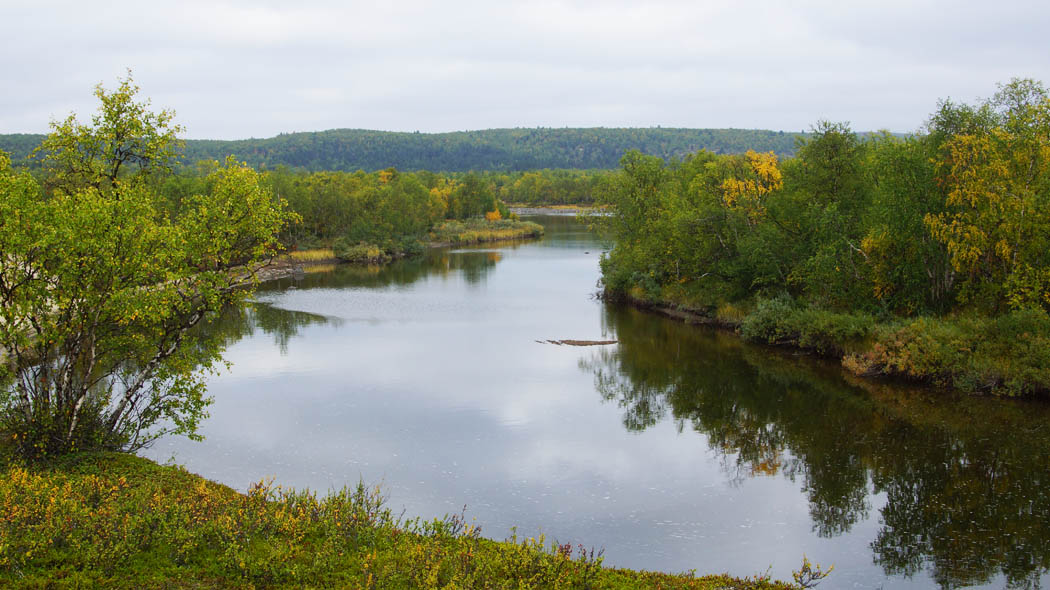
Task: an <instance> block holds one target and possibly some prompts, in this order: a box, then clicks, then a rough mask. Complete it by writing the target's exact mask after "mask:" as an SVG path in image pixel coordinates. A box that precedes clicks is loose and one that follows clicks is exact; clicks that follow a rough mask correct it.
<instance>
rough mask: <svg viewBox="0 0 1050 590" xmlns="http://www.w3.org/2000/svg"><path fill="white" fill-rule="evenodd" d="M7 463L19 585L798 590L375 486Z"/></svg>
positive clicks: (1, 558) (103, 457) (0, 517)
mask: <svg viewBox="0 0 1050 590" xmlns="http://www.w3.org/2000/svg"><path fill="white" fill-rule="evenodd" d="M4 471H5V473H4V476H3V477H2V478H0V585H2V586H4V587H6V588H44V587H47V588H94V587H99V588H101V587H105V588H202V587H208V588H245V587H256V588H262V587H265V588H304V587H348V588H438V587H448V588H452V587H457V588H511V587H514V588H522V587H527V588H556V589H560V588H565V589H568V588H596V589H597V588H609V589H614V588H615V589H621V588H622V589H633V588H654V587H661V588H682V589H686V588H690V589H707V588H711V589H713V588H731V589H741V590H743V589H788V588H797V586H794V585H791V584H786V583H782V582H774V581H770V580H767V579H765V578H763V577H759V578H757V579H738V578H731V577H728V576H724V575H721V576H719V575H716V576H694V575H692V574H679V575H672V574H663V573H654V572H641V571H632V570H624V569H611V568H604V567H602V565H601V562H602V559H601V552H600V551H599V550H594V549H591V548H584V547H580V546H577V547H573V546H572V545H571V544H565V545H561V546H558V545H549V544H547V543H546V542H545V540H544V539H542V538H540V539H517V538H511V539H508V540H507V541H503V542H497V541H491V540H488V539H485V538H482V537H481V531H480V528H479V527H477V526H476V525H474V524H473V523H470V522H467V519H465V518H464V517H463V516H462V515H459V516H455V515H454V516H448V517H445V518H443V519H437V520H433V521H423V520H420V519H407V520H406V519H403V518H401V517H397V516H395V515H394V514H393V513H392V512H391V510H390V509H389V508H387V507H385V506H384V505H383V498H382V495H381V492H380V490H377V489H369V488H366V487H365V486H364V485H362V484H359V485H358V486H357V487H356V488H355V489H343V490H341V491H338V492H334V493H332V494H330V495H328V496H326V497H323V498H322V497H318V496H317V495H316V494H314V493H311V492H308V491H303V492H296V491H292V490H284V489H282V488H281V487H280V486H278V485H274V484H273V483H272V482H260V483H258V484H255V485H253V486H252V487H251V489H250V490H249V491H248V493H246V494H241V493H238V492H236V491H235V490H233V489H231V488H228V487H226V486H223V485H219V484H216V483H214V482H211V481H208V480H206V479H204V478H202V477H200V476H197V475H194V474H192V473H189V472H188V471H186V470H185V469H182V468H180V467H175V466H162V465H158V464H156V463H153V462H151V461H149V460H147V459H143V458H140V457H135V456H132V455H123V454H114V453H102V454H82V455H77V456H73V457H69V458H66V459H64V460H62V461H60V462H58V463H56V464H54V465H51V466H47V467H33V468H25V467H19V466H13V465H11V466H6V467H4Z"/></svg>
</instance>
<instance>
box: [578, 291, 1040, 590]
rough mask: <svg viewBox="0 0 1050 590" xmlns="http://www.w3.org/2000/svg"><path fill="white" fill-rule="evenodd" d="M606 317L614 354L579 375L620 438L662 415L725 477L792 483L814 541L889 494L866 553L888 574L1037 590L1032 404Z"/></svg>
mask: <svg viewBox="0 0 1050 590" xmlns="http://www.w3.org/2000/svg"><path fill="white" fill-rule="evenodd" d="M604 321H605V322H606V325H607V327H608V330H609V332H610V333H611V334H614V335H615V337H616V338H618V339H619V341H620V344H619V346H618V347H617V348H614V349H606V350H601V351H597V352H595V353H594V354H593V355H592V356H591V357H590V358H587V359H584V360H582V361H581V367H582V368H583V369H585V370H586V371H589V372H591V373H593V375H594V383H595V388H596V389H597V391H598V392H599V393H600V394H601V396H602V398H603V399H605V400H606V401H607V402H609V403H616V404H618V405H619V406H620V407H621V408H622V409H623V424H624V426H625V427H626V428H627V429H629V430H636V431H641V430H645V429H647V428H650V427H652V426H653V425H655V424H657V423H659V422H660V421H661V420H663V419H664V418H665V417H668V416H669V417H671V418H673V419H674V420H675V421H677V424H678V426H679V428H680V429H684V428H686V427H690V428H692V429H693V430H695V431H696V432H698V433H701V434H703V435H704V436H705V437H706V438H707V440H708V445H709V446H710V447H711V448H712V449H713V450H716V451H717V452H719V453H721V455H722V456H723V461H724V466H725V470H726V473H727V475H728V476H729V478H731V479H736V480H741V479H745V478H752V477H761V476H775V475H779V476H782V477H786V478H789V479H791V480H792V481H796V480H797V481H798V482H799V483H800V484H801V487H802V490H803V491H804V493H805V495H806V498H807V500H808V502H809V507H810V508H809V511H810V515H811V517H812V521H813V527H814V530H815V531H816V532H817V533H818V534H819V535H820V536H822V537H835V536H838V535H842V534H844V533H847V532H849V531H850V530H851V528H852V527H854V526H855V525H856V524H857V523H858V522H860V521H862V520H865V519H867V518H868V517H869V513H870V512H871V510H872V506H871V498H872V496H873V495H874V494H885V498H886V501H885V504H884V505H883V506H882V507H881V508H880V509H879V510H878V515H879V520H880V528H879V530H878V534H877V537H876V538H875V540H874V541H873V542H872V543H871V545H870V548H871V550H872V552H873V559H874V561H875V562H876V563H877V564H879V565H880V566H881V567H882V568H883V570H884V571H885V572H886V573H887V574H889V575H904V576H913V575H915V574H917V573H918V572H920V571H923V570H929V573H930V575H931V577H932V578H933V580H934V581H936V583H937V584H938V585H940V586H941V587H944V588H954V587H959V586H968V585H976V584H982V583H988V582H989V581H991V580H992V579H993V578H994V576H996V575H997V574H999V573H1001V574H1002V575H1003V576H1004V577H1005V579H1006V582H1007V584H1008V585H1009V586H1011V587H1037V586H1039V583H1040V576H1041V575H1042V574H1044V573H1045V572H1047V571H1048V568H1050V491H1048V490H1050V486H1048V484H1050V481H1047V479H1048V477H1047V467H1048V466H1050V454H1048V449H1050V435H1048V432H1047V428H1046V426H1045V425H1046V424H1047V419H1048V417H1050V416H1048V412H1047V409H1046V408H1045V407H1044V406H1043V405H1040V404H1028V403H1009V402H1003V401H995V400H983V399H973V398H951V399H949V400H945V395H943V394H934V393H930V392H923V391H915V390H906V389H904V388H901V387H899V386H890V385H887V384H881V385H880V384H870V383H864V384H861V383H856V384H854V385H855V386H854V387H850V386H848V385H846V384H844V383H843V381H842V379H841V376H840V375H839V374H838V373H839V371H837V369H835V368H834V367H829V366H827V365H825V364H823V363H815V362H806V361H804V360H803V361H800V360H798V359H786V358H783V356H784V355H782V354H778V353H772V352H770V351H768V350H766V349H761V348H754V347H750V346H746V345H743V344H742V343H740V341H739V340H738V339H737V338H736V337H734V336H731V335H725V334H719V333H711V332H708V331H705V330H699V329H696V328H694V327H691V326H686V325H682V324H678V323H675V322H671V321H662V320H660V319H657V318H654V317H653V316H652V315H650V314H645V313H642V312H639V311H636V310H631V309H613V308H607V309H606V313H605V320H604ZM861 387H863V389H862V388H861Z"/></svg>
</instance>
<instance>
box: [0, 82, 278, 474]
mask: <svg viewBox="0 0 1050 590" xmlns="http://www.w3.org/2000/svg"><path fill="white" fill-rule="evenodd" d="M136 90H137V89H136V88H135V87H133V86H131V84H130V78H129V79H127V80H124V81H123V82H122V84H121V86H120V88H119V89H118V90H117V91H115V92H114V93H112V94H107V93H106V92H105V91H104V90H102V89H101V87H100V88H99V89H98V90H97V92H96V94H97V95H98V96H99V98H100V100H101V103H102V104H101V106H100V110H99V114H98V115H97V116H96V117H95V118H94V119H93V125H92V126H84V125H80V124H77V123H75V121H74V120H73V119H72V118H70V119H69V120H67V121H66V122H63V123H56V124H55V125H54V128H55V131H54V133H52V135H51V136H49V138H48V141H47V142H45V146H48V147H49V150H50V151H48V152H47V156H46V158H47V160H46V161H47V162H48V165H49V172H50V174H49V176H48V177H47V178H46V179H45V186H47V187H50V188H51V194H50V196H43V195H42V194H41V193H42V192H43V191H42V190H41V189H40V188H39V187H38V186H37V185H36V184H35V182H34V181H33V180H32V179H31V178H30V177H29V176H28V175H26V174H24V173H22V174H17V173H14V172H12V171H11V170H10V168H9V165H8V161H7V159H6V157H4V158H2V159H0V304H2V305H0V348H2V350H3V351H4V352H5V353H6V354H7V355H8V356H9V357H10V358H11V360H12V362H13V372H14V375H13V376H14V379H13V382H12V383H10V384H7V385H4V386H3V387H4V389H3V393H2V397H0V435H4V433H7V435H12V436H13V435H19V438H20V439H21V440H24V441H33V442H32V445H31V446H24V445H23V446H22V447H21V449H20V450H21V451H22V453H23V454H25V455H27V456H41V455H51V454H55V453H63V452H68V451H71V450H74V449H78V450H79V449H84V448H104V449H124V450H134V449H137V448H139V447H141V446H143V445H145V444H148V443H149V442H150V441H151V440H153V439H154V438H156V437H157V436H160V435H162V434H164V433H167V432H174V433H181V434H187V435H191V436H192V435H193V434H194V433H195V431H196V427H197V424H198V423H199V421H200V419H201V418H202V417H203V416H204V407H205V406H206V405H207V401H208V399H207V396H206V392H205V388H204V381H203V376H204V374H205V372H206V371H208V370H210V369H211V368H212V367H213V366H215V365H216V363H217V362H218V361H219V360H220V358H221V356H220V355H221V352H222V350H221V349H222V346H221V344H220V343H218V342H203V341H198V340H193V338H194V336H193V335H192V333H191V330H192V329H193V328H194V327H195V326H196V325H197V324H199V323H201V322H202V321H206V320H207V318H209V317H212V316H214V315H215V314H217V313H218V312H219V311H221V310H222V309H223V308H224V307H226V306H228V305H231V304H233V303H236V302H238V301H240V300H242V299H243V298H244V297H245V296H246V295H247V294H248V292H249V288H250V287H251V286H252V284H253V282H254V280H255V279H254V272H255V270H256V269H257V268H258V266H259V265H261V264H264V263H265V262H267V261H268V260H269V259H270V257H271V256H272V255H273V253H274V252H275V251H276V250H277V249H278V248H279V244H278V242H277V239H276V236H277V235H278V233H279V232H280V231H281V229H282V228H283V227H284V225H285V224H286V223H288V222H289V221H291V220H292V219H293V218H294V215H293V214H290V213H289V212H288V211H287V210H286V207H285V204H284V202H283V201H281V200H279V199H275V198H273V197H272V196H271V194H270V193H269V192H268V191H266V190H264V189H263V188H262V186H261V184H260V182H259V177H258V175H257V174H256V173H255V172H254V171H253V170H251V169H249V168H247V167H246V166H244V165H242V164H238V163H237V162H236V161H234V160H232V159H230V160H227V161H226V163H225V165H224V166H222V167H218V166H216V168H215V169H214V171H213V172H212V173H211V174H210V175H209V176H208V178H207V182H206V183H205V187H206V188H205V190H204V191H202V192H201V193H199V194H191V195H188V196H186V197H185V198H184V199H182V204H181V205H180V210H178V211H176V212H175V214H174V215H169V214H168V212H166V211H164V210H163V208H162V199H160V198H158V196H157V194H156V193H155V191H154V189H153V186H155V185H156V184H157V183H156V181H157V180H159V179H158V178H157V175H160V174H163V173H164V167H165V166H166V163H167V162H168V161H169V160H170V159H171V156H172V154H173V150H174V144H175V141H174V135H173V133H174V130H176V129H178V127H175V126H171V125H170V114H168V113H166V112H162V113H160V114H159V115H154V114H152V113H149V112H147V111H146V110H145V105H144V103H136V102H135V101H134V100H133V98H134V94H135V91H136ZM191 340H193V342H192V345H190V344H189V343H190V341H191Z"/></svg>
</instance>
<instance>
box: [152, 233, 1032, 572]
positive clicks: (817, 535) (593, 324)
mask: <svg viewBox="0 0 1050 590" xmlns="http://www.w3.org/2000/svg"><path fill="white" fill-rule="evenodd" d="M537 220H538V221H540V222H542V223H544V225H546V226H547V228H548V234H547V236H546V237H545V238H544V239H543V240H541V241H537V242H530V243H524V244H513V245H506V246H503V245H501V246H499V247H491V248H473V249H462V250H450V251H440V252H431V253H429V254H428V256H427V257H426V258H425V259H422V260H413V261H402V262H399V263H396V264H394V265H392V266H390V267H387V268H383V269H378V268H372V269H367V268H361V267H338V268H335V269H333V270H331V271H329V272H321V273H311V274H308V275H307V276H306V278H305V279H303V280H301V281H292V280H288V281H284V282H279V283H274V284H271V285H267V286H265V287H264V288H263V289H262V290H260V292H259V293H258V295H257V297H256V303H255V304H254V305H252V306H250V307H249V308H246V309H244V310H241V311H239V312H238V313H234V314H230V316H229V317H228V318H226V319H225V320H224V321H223V322H222V323H221V324H220V325H218V326H215V328H214V329H215V330H216V333H217V334H219V335H221V336H222V337H225V338H227V339H228V341H229V342H230V345H229V347H228V351H227V355H226V356H227V358H228V359H229V360H230V361H232V363H233V366H232V368H231V369H230V370H229V371H226V372H225V373H223V374H221V375H219V376H217V377H215V378H213V379H211V381H210V386H209V388H210V391H211V393H212V394H213V395H214V397H215V403H214V405H213V406H212V407H211V417H210V418H209V419H207V420H205V421H204V424H203V427H202V433H203V434H204V435H205V436H206V440H205V441H204V442H203V443H194V442H190V441H187V440H185V439H174V438H172V439H165V440H163V441H160V442H158V443H157V444H156V445H155V446H154V447H153V448H152V449H150V450H149V451H147V452H146V453H145V454H146V455H148V456H150V457H151V458H154V459H157V460H160V461H165V460H168V459H173V460H174V461H176V462H178V463H181V464H184V465H185V466H186V467H187V468H188V469H190V470H191V471H194V472H197V473H200V474H202V475H204V476H205V477H208V478H210V479H213V480H216V481H220V482H223V483H225V484H228V485H230V486H232V487H235V488H238V489H241V490H244V489H246V488H247V487H248V486H249V485H250V484H251V483H252V482H254V481H258V480H259V479H262V478H270V477H272V478H275V479H276V481H277V482H278V483H281V484H282V485H285V486H294V487H297V488H304V487H309V488H311V489H315V490H320V491H326V490H330V489H335V488H341V487H342V486H344V485H348V484H349V485H353V484H356V483H357V482H358V481H359V480H364V481H365V482H366V483H370V484H371V483H380V484H382V486H383V487H384V489H385V490H386V492H387V494H388V496H389V502H388V504H389V505H390V506H391V507H392V508H394V509H395V511H400V509H402V508H404V510H405V511H406V514H407V515H413V516H423V517H435V516H442V515H445V514H447V513H458V512H460V511H461V510H462V509H463V507H464V505H465V506H466V513H467V516H468V518H473V519H474V520H475V521H476V523H477V524H479V525H481V527H482V532H483V534H485V535H486V536H489V537H492V538H496V539H502V538H505V537H507V536H509V535H510V534H511V529H512V527H517V533H518V535H519V536H522V535H525V536H531V535H536V534H541V533H542V534H544V535H546V537H547V538H548V539H549V540H557V541H559V542H561V543H566V542H570V543H573V544H574V545H575V544H583V545H585V546H587V547H604V548H605V558H606V560H605V563H606V564H608V565H616V566H626V567H634V568H642V569H659V570H665V571H686V570H690V569H695V570H697V571H698V572H721V571H729V572H730V573H733V574H736V575H752V574H755V573H762V572H765V571H766V570H767V568H769V572H770V573H771V574H772V575H774V576H775V577H780V578H785V579H790V576H791V570H792V569H795V568H797V567H798V566H799V563H800V562H801V559H802V555H803V554H806V555H808V556H809V557H810V559H812V560H813V561H816V562H819V563H822V564H825V565H827V564H832V563H833V564H834V565H835V572H834V574H833V575H832V577H831V578H830V579H829V580H828V581H826V582H825V583H824V587H829V588H832V587H833V588H851V587H857V588H936V587H959V586H988V587H1003V586H1006V585H1008V584H1009V585H1020V586H1031V585H1038V584H1039V583H1040V582H1041V581H1042V577H1043V575H1044V572H1046V571H1047V568H1048V567H1050V481H1048V480H1050V477H1048V473H1050V472H1048V469H1050V452H1048V451H1050V433H1048V431H1047V427H1046V426H1045V425H1046V424H1048V419H1050V412H1048V411H1047V409H1046V407H1045V406H1044V405H1036V404H1013V403H1004V402H995V401H989V400H975V399H950V400H946V399H945V398H944V396H943V395H941V396H939V397H938V395H935V394H932V393H929V392H922V391H911V390H906V389H903V388H901V387H895V386H890V385H886V384H870V383H867V384H860V383H856V382H852V383H851V382H849V381H847V380H846V379H845V377H844V376H843V375H842V371H841V370H840V369H839V368H837V367H835V366H832V365H829V364H826V363H821V362H817V361H814V360H813V359H807V358H805V357H798V356H794V355H790V354H784V353H781V352H777V351H771V350H768V349H765V348H759V347H751V346H746V345H744V344H742V343H741V342H740V341H739V340H738V339H737V338H735V337H733V336H731V335H726V334H721V333H717V332H711V331H708V330H704V329H700V328H696V327H692V326H687V325H684V324H680V323H677V322H673V321H670V320H665V319H663V318H660V317H657V316H653V315H650V314H645V313H641V312H638V311H635V310H631V309H620V308H615V307H609V306H605V305H603V304H602V303H601V302H599V301H596V300H594V299H593V297H592V294H593V293H594V292H595V291H596V281H597V278H598V259H599V256H600V252H601V248H602V246H601V244H599V243H598V242H597V241H596V240H595V239H594V238H593V237H592V236H591V235H589V234H588V233H587V232H586V231H584V229H583V228H582V227H581V226H579V225H577V224H576V223H575V222H574V221H573V220H572V219H571V218H567V217H542V218H537ZM562 339H577V340H599V339H601V340H604V339H609V340H618V341H619V343H618V344H615V345H608V346H599V347H572V346H559V345H555V344H551V343H548V342H546V341H547V340H562Z"/></svg>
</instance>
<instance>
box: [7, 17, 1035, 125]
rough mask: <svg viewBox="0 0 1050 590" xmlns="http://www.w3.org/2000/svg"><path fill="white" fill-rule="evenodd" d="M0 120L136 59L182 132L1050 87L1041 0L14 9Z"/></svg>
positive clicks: (703, 117) (704, 116) (679, 119)
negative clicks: (1016, 83) (1028, 81)
mask: <svg viewBox="0 0 1050 590" xmlns="http://www.w3.org/2000/svg"><path fill="white" fill-rule="evenodd" d="M12 4H15V5H13V6H9V7H5V8H4V13H5V17H6V18H5V20H6V21H7V22H8V23H9V24H13V25H14V26H9V27H7V28H8V31H7V33H6V34H5V35H4V37H3V38H2V39H0V49H2V50H3V51H4V54H5V55H7V56H17V57H16V58H12V59H9V60H7V62H8V63H7V64H6V65H5V68H4V69H3V72H2V73H0V80H2V81H3V87H4V90H5V91H4V92H3V94H2V95H0V132H7V133H11V132H41V131H45V130H46V127H47V122H48V121H49V120H50V119H51V118H62V117H64V116H65V115H66V114H68V113H69V112H70V111H76V112H77V113H78V114H80V115H81V116H86V115H88V114H89V113H90V112H91V111H92V110H93V109H94V102H93V97H92V96H91V88H92V87H93V86H94V85H95V84H96V83H98V82H103V83H104V84H105V85H107V86H112V85H114V84H115V83H116V79H117V77H119V76H121V75H122V74H123V72H124V71H125V69H127V68H131V69H132V70H133V72H134V75H135V79H136V81H137V82H138V83H139V85H140V86H141V87H142V89H143V94H144V95H145V96H148V97H150V98H152V100H153V104H154V106H155V107H157V108H172V109H174V110H176V111H177V113H178V120H179V121H180V122H181V123H182V124H184V125H185V126H186V128H187V131H188V133H187V135H188V136H189V137H209V138H241V137H250V136H254V137H263V136H270V135H274V134H276V133H280V132H286V131H306V130H319V129H328V128H335V127H357V128H370V129H388V130H409V131H412V130H420V131H448V130H461V129H479V128H488V127H516V126H523V127H532V126H554V127H560V126H651V125H663V126H681V127H745V128H755V127H757V128H769V129H784V130H800V129H804V128H807V127H809V126H810V125H811V124H813V123H814V122H816V121H817V120H819V119H831V120H846V121H851V122H852V124H853V127H854V128H856V129H877V128H889V129H893V130H896V131H910V130H914V129H916V128H918V127H919V126H920V125H921V124H922V122H923V121H924V120H925V118H926V117H927V116H928V114H929V113H930V112H931V111H932V110H933V109H934V108H935V106H936V101H937V100H938V99H939V98H945V97H949V96H950V97H952V98H955V99H958V100H964V101H971V100H974V99H975V98H977V97H980V96H988V95H990V94H991V93H993V92H994V90H995V83H996V82H1003V81H1007V80H1009V79H1010V78H1011V77H1014V76H1020V77H1033V78H1037V79H1042V80H1045V81H1050V62H1047V60H1046V59H1045V56H1046V55H1047V54H1048V49H1050V41H1047V37H1046V36H1045V30H1046V29H1047V25H1050V7H1047V6H1044V5H1043V3H1039V2H1021V1H1009V0H1008V1H1003V2H998V3H996V4H995V6H989V5H988V4H987V3H980V4H978V3H977V2H969V1H966V2H938V1H921V0H920V1H910V2H909V1H898V0H886V1H881V2H842V1H837V2H832V1H802V2H792V3H790V5H789V4H788V3H784V2H777V1H774V0H758V1H752V2H747V3H726V2H718V3H716V2H696V1H694V2H677V1H662V2H645V3H642V2H615V1H611V2H591V1H567V2H468V1H461V0H455V1H446V2H440V3H437V2H420V1H392V2H388V3H374V2H368V3H364V2H323V1H321V2H317V1H305V2H299V3H295V4H289V3H285V2H258V1H251V2H249V1H242V0H234V1H228V2H218V3H215V2H205V1H201V0H190V1H186V2H180V3H177V4H160V3H141V2H139V3H132V2H126V1H119V2H90V3H85V2H60V1H50V2H48V1H42V2H34V3H12Z"/></svg>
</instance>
